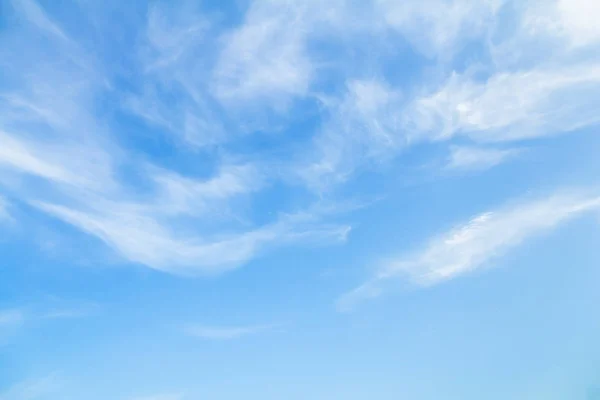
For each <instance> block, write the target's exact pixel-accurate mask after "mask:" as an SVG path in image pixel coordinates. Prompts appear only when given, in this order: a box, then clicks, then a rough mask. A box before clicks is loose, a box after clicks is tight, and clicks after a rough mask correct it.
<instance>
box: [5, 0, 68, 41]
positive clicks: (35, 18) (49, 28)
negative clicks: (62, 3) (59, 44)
mask: <svg viewBox="0 0 600 400" xmlns="http://www.w3.org/2000/svg"><path fill="white" fill-rule="evenodd" d="M12 3H13V5H14V7H15V8H16V9H18V10H20V11H21V12H22V13H23V15H24V16H25V17H26V18H27V19H28V20H29V21H30V22H31V23H32V24H33V25H35V26H36V27H37V28H38V29H41V30H43V31H46V32H48V33H50V34H52V35H54V36H56V37H58V38H60V39H62V40H65V41H69V38H68V37H67V36H66V35H65V34H64V33H63V31H62V30H61V29H60V27H59V26H58V25H56V24H55V23H54V21H52V19H50V18H49V17H48V16H47V15H46V12H45V11H44V10H43V9H42V8H41V7H40V6H39V4H37V3H36V2H35V1H33V0H12Z"/></svg>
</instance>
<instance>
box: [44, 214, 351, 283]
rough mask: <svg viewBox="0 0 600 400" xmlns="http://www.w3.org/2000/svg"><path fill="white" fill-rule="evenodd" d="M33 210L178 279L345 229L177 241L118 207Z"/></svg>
mask: <svg viewBox="0 0 600 400" xmlns="http://www.w3.org/2000/svg"><path fill="white" fill-rule="evenodd" d="M34 205H35V206H36V207H38V208H39V209H41V210H43V211H45V212H47V213H49V214H51V215H54V216H55V217H58V218H60V219H62V220H63V221H65V222H67V223H69V224H72V225H74V226H76V227H77V228H79V229H81V230H83V231H84V232H86V233H88V234H91V235H94V236H96V237H98V238H99V239H101V240H102V241H103V242H105V243H106V244H108V245H109V246H111V247H112V248H113V249H115V250H117V251H118V252H119V253H120V254H121V255H122V256H124V257H125V258H127V259H128V260H130V261H133V262H136V263H140V264H144V265H146V266H149V267H152V268H155V269H158V270H161V271H166V272H171V273H175V274H181V275H198V274H214V273H218V272H223V271H225V270H228V269H232V268H237V267H239V266H240V265H242V264H244V263H245V262H247V261H248V260H250V259H251V258H253V257H254V256H256V255H257V253H259V251H261V250H262V249H263V248H264V247H265V246H268V245H276V244H278V243H279V244H282V243H286V242H290V241H292V242H297V241H299V240H309V241H310V240H311V239H315V238H316V239H318V240H319V241H324V242H327V241H331V240H333V241H339V240H342V241H343V240H345V238H346V236H347V234H348V231H349V228H348V227H347V226H331V227H330V226H320V225H319V224H316V225H315V224H312V223H310V222H308V223H305V222H304V221H296V220H295V218H293V216H287V217H283V218H282V219H281V220H280V221H278V222H275V223H273V224H271V225H266V226H264V227H261V228H257V229H255V230H251V231H246V232H241V233H237V234H229V235H221V236H220V237H216V238H212V239H210V238H208V239H207V238H202V237H196V236H191V237H189V236H182V235H181V234H177V233H175V232H174V231H173V230H172V229H169V228H168V227H166V226H164V225H162V224H160V223H159V222H158V221H157V220H155V219H153V218H152V217H150V216H147V215H144V214H142V213H137V212H136V211H135V210H131V209H127V208H121V207H120V206H119V205H118V204H117V205H114V204H113V205H111V206H112V207H114V208H113V209H112V210H109V212H96V213H85V212H81V211H76V210H72V209H69V208H67V207H63V206H58V205H52V204H47V203H37V204H34Z"/></svg>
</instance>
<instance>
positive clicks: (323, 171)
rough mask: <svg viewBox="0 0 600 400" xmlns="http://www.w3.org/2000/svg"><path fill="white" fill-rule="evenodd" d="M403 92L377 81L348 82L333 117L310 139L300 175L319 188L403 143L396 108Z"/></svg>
mask: <svg viewBox="0 0 600 400" xmlns="http://www.w3.org/2000/svg"><path fill="white" fill-rule="evenodd" d="M401 106H402V97H401V95H400V94H399V93H398V92H396V91H395V90H393V89H392V88H390V87H389V86H388V85H387V84H385V82H381V81H378V80H375V79H371V80H353V81H350V82H348V83H347V90H346V93H345V95H344V96H343V97H342V99H341V100H340V101H339V102H333V103H332V104H329V107H330V111H331V116H330V119H329V120H328V121H327V122H326V123H325V125H324V126H323V127H322V131H321V132H319V134H318V135H317V136H316V137H315V139H314V143H313V145H314V150H312V151H311V152H308V154H307V155H308V159H307V160H303V163H302V164H301V165H300V166H299V175H300V176H301V177H302V179H304V181H306V182H307V184H308V185H309V186H311V187H313V188H316V189H318V190H325V189H327V187H328V186H330V185H334V184H339V183H342V182H344V181H346V180H347V179H348V178H349V176H350V175H351V174H352V172H354V170H355V169H356V168H358V167H360V166H364V165H365V164H366V165H368V164H369V163H378V162H380V161H382V160H385V159H386V158H388V157H389V156H390V155H392V154H394V153H395V152H396V151H397V150H398V148H399V147H401V146H402V145H403V144H405V143H404V141H403V136H402V131H401V129H402V125H401V121H400V119H399V113H398V111H399V110H400V109H401Z"/></svg>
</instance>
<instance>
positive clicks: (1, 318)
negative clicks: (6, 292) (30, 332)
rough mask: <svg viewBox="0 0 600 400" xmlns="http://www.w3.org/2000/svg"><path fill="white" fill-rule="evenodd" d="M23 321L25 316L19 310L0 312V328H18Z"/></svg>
mask: <svg viewBox="0 0 600 400" xmlns="http://www.w3.org/2000/svg"><path fill="white" fill-rule="evenodd" d="M24 321H25V315H24V313H23V311H22V310H20V309H10V310H0V328H5V329H6V328H13V327H18V326H20V325H22V324H23V322H24Z"/></svg>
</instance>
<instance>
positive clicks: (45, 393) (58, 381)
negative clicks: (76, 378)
mask: <svg viewBox="0 0 600 400" xmlns="http://www.w3.org/2000/svg"><path fill="white" fill-rule="evenodd" d="M63 386H64V380H63V379H62V378H60V377H59V376H58V375H57V374H52V375H48V376H46V377H44V378H40V379H31V380H27V381H23V382H19V383H17V384H15V385H13V386H12V387H10V388H9V389H8V390H7V391H5V392H3V393H0V400H42V399H47V398H49V396H52V397H54V396H56V395H58V394H59V392H60V390H61V388H63Z"/></svg>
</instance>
